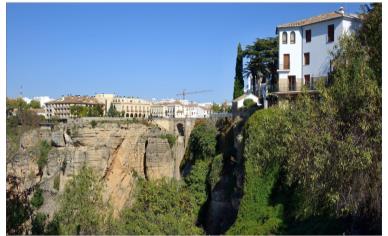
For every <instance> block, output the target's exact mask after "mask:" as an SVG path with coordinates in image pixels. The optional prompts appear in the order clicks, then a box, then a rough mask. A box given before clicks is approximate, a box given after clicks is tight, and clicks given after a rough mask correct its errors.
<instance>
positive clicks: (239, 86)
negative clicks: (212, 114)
mask: <svg viewBox="0 0 388 236" xmlns="http://www.w3.org/2000/svg"><path fill="white" fill-rule="evenodd" d="M243 94H244V78H243V50H242V49H241V44H240V43H239V44H238V47H237V58H236V75H235V77H234V89H233V99H235V98H238V97H240V96H241V95H243Z"/></svg>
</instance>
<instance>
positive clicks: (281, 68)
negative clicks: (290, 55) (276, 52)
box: [278, 64, 290, 71]
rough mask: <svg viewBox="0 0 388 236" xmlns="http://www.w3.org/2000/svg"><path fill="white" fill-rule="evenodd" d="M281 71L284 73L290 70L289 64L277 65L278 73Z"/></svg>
mask: <svg viewBox="0 0 388 236" xmlns="http://www.w3.org/2000/svg"><path fill="white" fill-rule="evenodd" d="M279 70H280V71H282V70H285V71H288V70H290V64H279V69H278V71H279Z"/></svg>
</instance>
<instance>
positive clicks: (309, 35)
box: [306, 30, 311, 43]
mask: <svg viewBox="0 0 388 236" xmlns="http://www.w3.org/2000/svg"><path fill="white" fill-rule="evenodd" d="M308 42H311V30H306V43H308Z"/></svg>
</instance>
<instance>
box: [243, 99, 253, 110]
mask: <svg viewBox="0 0 388 236" xmlns="http://www.w3.org/2000/svg"><path fill="white" fill-rule="evenodd" d="M253 106H256V103H255V102H254V101H253V100H252V99H250V98H249V99H245V100H244V107H246V108H250V107H253Z"/></svg>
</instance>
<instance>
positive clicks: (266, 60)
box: [244, 37, 278, 91]
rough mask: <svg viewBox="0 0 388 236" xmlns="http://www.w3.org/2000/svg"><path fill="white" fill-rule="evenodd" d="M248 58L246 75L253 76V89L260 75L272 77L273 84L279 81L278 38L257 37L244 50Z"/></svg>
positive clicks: (254, 89)
mask: <svg viewBox="0 0 388 236" xmlns="http://www.w3.org/2000/svg"><path fill="white" fill-rule="evenodd" d="M244 56H245V57H246V58H248V59H249V60H248V62H247V64H246V68H245V75H246V76H247V77H250V78H251V80H252V81H251V83H252V85H253V88H252V89H253V91H256V88H255V87H254V86H255V84H256V81H258V80H259V79H260V77H265V78H271V85H274V84H276V83H277V64H278V42H277V38H276V37H274V38H264V39H259V38H258V39H256V41H255V42H254V43H253V44H252V45H248V46H247V47H246V49H245V51H244Z"/></svg>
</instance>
